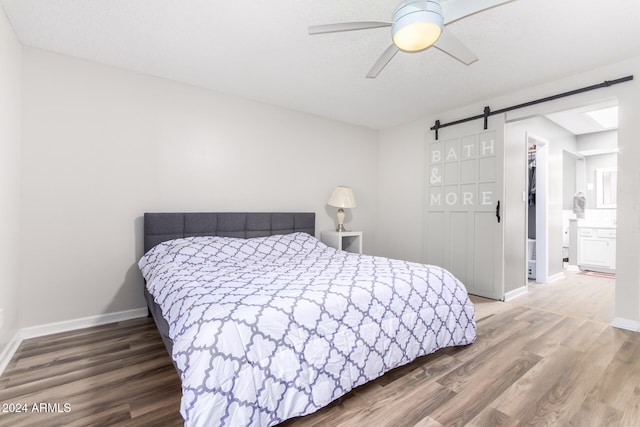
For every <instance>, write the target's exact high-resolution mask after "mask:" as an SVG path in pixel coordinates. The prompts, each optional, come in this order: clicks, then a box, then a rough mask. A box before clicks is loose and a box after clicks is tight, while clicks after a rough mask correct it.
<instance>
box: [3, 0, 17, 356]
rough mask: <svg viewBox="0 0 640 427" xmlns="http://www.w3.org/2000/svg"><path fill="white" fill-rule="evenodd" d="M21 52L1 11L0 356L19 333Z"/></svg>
mask: <svg viewBox="0 0 640 427" xmlns="http://www.w3.org/2000/svg"><path fill="white" fill-rule="evenodd" d="M20 49H21V48H20V44H19V43H18V40H17V38H16V36H15V35H14V33H13V29H12V28H11V25H10V24H9V22H8V20H7V17H6V16H5V14H4V12H3V11H2V9H1V8H0V236H2V238H0V308H2V309H3V312H4V315H3V323H4V325H3V327H2V328H1V329H0V355H2V353H3V351H4V349H5V348H6V346H7V343H8V342H9V341H10V340H11V339H12V338H13V336H14V335H15V333H16V331H17V329H18V310H17V307H18V292H19V272H20V270H19V248H20V240H19V228H20V110H21V108H20V105H21V103H20V88H21V83H20V82H21V77H20V67H21V61H20ZM0 362H1V361H0Z"/></svg>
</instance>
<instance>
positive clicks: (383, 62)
mask: <svg viewBox="0 0 640 427" xmlns="http://www.w3.org/2000/svg"><path fill="white" fill-rule="evenodd" d="M399 50H400V49H399V48H398V46H396V45H395V44H392V45H391V46H389V47H388V48H387V49H386V50H385V51H384V52H383V53H382V55H380V58H378V60H377V61H376V63H375V64H373V67H371V69H370V70H369V73H367V78H368V79H375V78H376V77H378V74H380V71H382V70H383V69H384V67H386V66H387V64H388V63H389V61H391V58H393V57H394V56H395V54H396V53H398V51H399Z"/></svg>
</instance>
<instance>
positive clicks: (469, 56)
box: [433, 28, 478, 65]
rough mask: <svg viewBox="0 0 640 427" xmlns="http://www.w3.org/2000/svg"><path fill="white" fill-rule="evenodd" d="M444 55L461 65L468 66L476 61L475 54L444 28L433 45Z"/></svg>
mask: <svg viewBox="0 0 640 427" xmlns="http://www.w3.org/2000/svg"><path fill="white" fill-rule="evenodd" d="M433 46H434V47H436V48H438V49H439V50H441V51H443V52H444V53H446V54H448V55H451V56H453V57H454V58H456V59H457V60H458V61H460V62H462V63H463V64H466V65H469V64H471V63H472V62H475V61H477V60H478V57H477V56H476V54H475V53H473V52H472V51H471V49H469V48H468V47H467V46H465V45H464V43H462V42H461V41H460V40H459V39H458V38H457V37H456V36H454V35H453V33H451V31H449V30H447V29H446V28H443V29H442V34H440V38H439V39H438V40H437V41H436V42H435V44H434V45H433Z"/></svg>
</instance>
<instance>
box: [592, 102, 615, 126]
mask: <svg viewBox="0 0 640 427" xmlns="http://www.w3.org/2000/svg"><path fill="white" fill-rule="evenodd" d="M585 114H586V115H587V116H589V117H590V118H591V119H593V120H595V122H596V123H598V124H599V125H600V126H602V127H603V128H604V129H613V128H617V127H618V106H617V105H616V106H614V107H608V108H603V109H600V110H593V111H588V112H586V113H585Z"/></svg>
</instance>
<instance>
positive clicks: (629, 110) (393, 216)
mask: <svg viewBox="0 0 640 427" xmlns="http://www.w3.org/2000/svg"><path fill="white" fill-rule="evenodd" d="M633 74H635V75H636V76H640V58H634V59H631V60H628V61H624V62H620V63H617V64H612V65H609V66H606V67H602V68H600V69H596V70H592V71H589V72H586V73H583V74H579V75H575V76H571V77H569V78H566V79H562V80H558V81H554V82H550V83H547V84H544V85H539V86H536V87H532V88H529V89H526V90H522V91H519V92H515V93H512V94H508V95H503V96H498V97H495V98H493V99H488V100H484V101H482V102H478V103H477V104H474V105H469V106H466V107H464V108H460V109H458V110H455V111H448V112H442V114H438V115H434V116H432V117H426V118H424V120H420V121H416V122H413V123H409V124H406V125H403V126H399V127H396V128H393V129H388V130H385V131H382V132H380V155H381V158H384V156H386V155H388V156H389V158H390V161H388V162H387V161H381V163H380V177H381V183H380V205H381V209H380V211H379V229H378V230H379V231H378V234H377V240H378V242H380V243H381V245H380V246H379V252H380V253H381V254H382V255H386V256H391V257H405V258H410V259H419V258H420V253H419V251H421V250H422V243H421V237H422V231H421V229H422V217H423V215H422V212H421V209H422V205H421V202H422V200H423V197H424V196H423V191H424V179H423V178H420V179H417V177H421V176H422V168H423V162H422V159H423V156H424V141H425V138H424V134H425V132H427V131H428V129H429V127H430V126H432V125H433V123H434V122H435V120H436V119H440V120H441V121H442V122H443V123H445V122H449V121H452V120H457V119H461V118H464V117H467V116H470V115H477V114H481V113H482V111H483V108H484V106H485V105H488V106H490V107H491V108H492V109H493V110H497V109H499V108H504V107H508V106H511V105H514V104H519V103H523V102H527V101H529V100H532V99H537V98H541V97H544V96H549V95H553V94H556V93H561V92H566V91H569V90H573V89H576V88H580V87H584V86H589V85H592V84H594V83H600V82H603V81H605V80H612V79H616V78H619V77H624V76H627V75H633ZM639 86H640V83H639V82H638V80H637V78H636V80H634V81H632V82H627V83H624V84H620V85H616V86H612V87H609V88H605V89H600V90H596V91H592V92H586V93H583V94H580V95H576V96H572V97H569V98H563V99H559V100H556V101H552V102H549V103H544V104H538V105H536V106H532V107H528V108H525V109H521V110H515V111H513V112H510V113H508V114H507V119H508V120H517V119H521V118H524V117H532V116H535V115H540V114H546V113H551V112H554V111H560V110H565V109H568V108H570V107H576V106H582V105H587V104H591V103H594V102H596V101H602V100H603V99H605V98H614V97H616V98H617V99H618V102H619V106H620V124H619V129H618V145H619V147H620V150H621V153H622V154H623V155H620V156H618V182H619V187H618V200H619V203H618V229H619V230H620V233H619V238H618V239H617V253H618V260H617V267H618V268H617V280H616V309H615V313H616V316H618V317H619V318H622V319H627V320H629V321H631V322H636V324H638V325H640V244H638V242H639V241H640V215H639V212H640V191H639V190H638V182H640V168H638V167H637V165H638V164H640V144H638V143H637V141H640V121H638V120H637V118H638V117H640V89H639ZM478 126H482V122H481V121H478ZM407 177H412V179H407ZM560 182H561V181H560ZM398 188H400V189H401V191H398V190H397V189H398ZM406 200H410V202H409V203H406ZM396 206H397V207H399V208H397V209H392V207H396ZM383 207H384V208H383ZM398 224H401V227H400V230H398V229H397V228H398ZM382 242H384V244H382Z"/></svg>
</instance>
